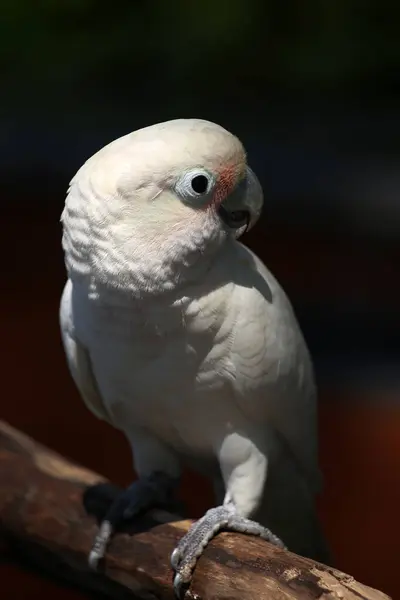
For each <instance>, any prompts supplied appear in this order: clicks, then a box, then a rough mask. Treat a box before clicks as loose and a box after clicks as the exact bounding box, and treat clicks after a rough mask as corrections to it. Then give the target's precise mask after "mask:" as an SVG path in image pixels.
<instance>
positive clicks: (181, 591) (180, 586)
mask: <svg viewBox="0 0 400 600" xmlns="http://www.w3.org/2000/svg"><path fill="white" fill-rule="evenodd" d="M185 592H186V590H185V584H184V582H183V580H182V577H181V576H180V575H179V573H177V574H176V575H175V577H174V593H175V596H176V597H177V598H178V600H183V598H184V597H185Z"/></svg>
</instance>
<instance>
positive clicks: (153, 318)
mask: <svg viewBox="0 0 400 600" xmlns="http://www.w3.org/2000/svg"><path fill="white" fill-rule="evenodd" d="M121 315H122V313H121V312H115V311H105V312H104V313H103V314H102V317H101V319H99V317H100V314H98V315H97V317H96V319H92V325H91V331H90V338H91V343H90V347H91V348H90V355H91V360H92V366H93V371H94V375H95V378H96V381H97V383H98V387H99V391H100V394H101V396H102V398H103V401H104V402H105V404H106V407H107V410H108V412H109V414H110V415H111V416H112V419H113V421H114V424H115V426H116V427H118V428H120V429H122V430H124V431H127V430H129V429H130V428H134V427H140V428H145V429H147V430H149V431H151V432H153V433H154V434H155V435H157V436H158V437H159V438H162V439H163V440H164V441H165V442H166V443H169V444H171V445H173V446H175V447H177V448H179V449H180V450H182V451H184V450H185V447H186V446H187V447H190V449H191V452H193V449H194V448H197V449H198V451H199V453H202V452H207V451H208V449H209V446H210V444H212V441H213V439H212V438H213V436H214V433H213V432H214V429H215V428H216V427H220V426H221V423H223V422H224V419H225V420H226V418H227V417H224V416H223V415H221V414H220V413H221V412H224V409H223V405H224V402H223V397H224V394H225V390H226V388H227V384H228V380H229V373H230V366H229V359H228V358H227V356H228V353H227V348H224V346H225V342H226V340H225V337H224V336H221V335H219V332H220V328H219V327H218V323H216V322H215V319H214V320H213V319H210V318H209V319H208V320H207V319H205V322H204V323H201V321H199V319H197V320H196V319H193V318H192V317H193V315H192V316H191V315H190V314H185V313H182V312H179V311H178V312H173V311H170V312H168V311H166V312H165V314H163V313H162V311H161V310H160V311H153V312H151V311H150V310H137V311H136V312H135V314H134V315H132V314H131V315H130V318H129V319H124V318H123V317H122V316H121ZM218 407H219V408H218ZM225 412H226V411H225Z"/></svg>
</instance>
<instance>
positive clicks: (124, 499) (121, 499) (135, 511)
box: [88, 433, 180, 569]
mask: <svg viewBox="0 0 400 600" xmlns="http://www.w3.org/2000/svg"><path fill="white" fill-rule="evenodd" d="M129 437H130V441H131V445H132V449H133V453H134V461H135V466H136V471H137V472H138V475H139V478H138V479H137V480H136V481H134V482H133V483H132V484H131V485H130V486H129V487H128V488H127V489H126V490H124V491H122V492H121V493H120V494H117V496H116V497H115V499H114V500H113V501H112V502H111V505H110V506H109V508H108V510H107V511H106V513H105V515H104V517H103V518H102V520H101V523H100V527H99V531H98V533H97V535H96V537H95V539H94V543H93V546H92V549H91V551H90V554H89V559H88V562H89V565H90V567H91V568H92V569H96V568H97V566H98V564H99V561H100V560H101V559H102V558H103V557H104V554H105V552H106V549H107V545H108V543H109V541H110V539H111V537H112V536H113V534H114V532H115V530H116V528H117V527H118V526H119V525H121V524H122V523H123V522H124V521H129V520H132V519H134V518H135V517H137V516H138V515H139V514H141V513H142V514H143V513H144V512H146V511H148V510H150V509H152V508H156V507H157V508H168V509H170V510H171V508H173V506H174V504H175V503H174V492H175V490H176V487H177V485H178V483H179V471H180V469H179V466H178V465H177V462H176V459H175V457H174V456H173V455H171V453H170V452H169V450H168V449H167V448H165V447H164V446H162V445H161V444H160V443H159V442H158V441H157V440H154V439H150V438H149V437H148V436H146V437H144V436H143V434H140V435H139V434H138V433H136V434H135V436H132V437H131V436H129Z"/></svg>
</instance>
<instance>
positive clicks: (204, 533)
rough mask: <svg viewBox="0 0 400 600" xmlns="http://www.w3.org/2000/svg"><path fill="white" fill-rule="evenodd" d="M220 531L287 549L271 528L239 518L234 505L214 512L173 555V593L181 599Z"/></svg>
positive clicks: (191, 531) (206, 516)
mask: <svg viewBox="0 0 400 600" xmlns="http://www.w3.org/2000/svg"><path fill="white" fill-rule="evenodd" d="M221 530H225V531H235V532H237V533H246V534H248V535H256V536H259V537H261V538H263V539H264V540H267V542H270V543H271V544H274V545H275V546H278V547H279V548H285V545H284V544H283V542H282V541H281V540H280V539H279V538H278V537H277V536H276V535H274V534H273V533H272V532H271V531H270V530H269V529H268V528H266V527H263V526H262V525H260V524H259V523H256V522H255V521H251V520H250V519H246V518H245V517H243V516H242V515H240V514H239V513H238V512H237V508H236V507H235V505H234V504H233V503H231V504H224V505H222V506H217V507H215V508H211V509H210V510H208V511H207V512H206V514H205V515H204V516H203V517H202V518H201V519H199V520H198V521H197V522H196V523H195V524H194V525H193V526H192V527H191V529H190V530H189V531H188V533H187V534H186V535H185V536H184V537H183V538H182V539H181V540H180V542H179V544H178V545H177V547H176V548H175V550H174V551H173V553H172V555H171V565H172V567H173V569H174V570H175V578H174V590H175V594H176V595H177V597H178V598H182V597H183V595H184V592H185V589H186V587H187V586H188V585H189V583H190V580H191V578H192V572H193V569H194V568H195V566H196V562H197V560H198V558H199V557H200V556H201V554H202V553H203V550H204V549H205V548H206V546H207V544H208V543H209V542H210V541H211V540H212V538H213V537H214V536H215V535H217V533H218V532H219V531H221Z"/></svg>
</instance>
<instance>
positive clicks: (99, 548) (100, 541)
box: [88, 521, 113, 571]
mask: <svg viewBox="0 0 400 600" xmlns="http://www.w3.org/2000/svg"><path fill="white" fill-rule="evenodd" d="M112 534H113V528H112V525H111V523H110V522H109V521H103V523H102V524H101V525H100V528H99V531H98V533H97V535H96V538H95V540H94V543H93V547H92V549H91V551H90V553H89V557H88V564H89V567H90V568H91V569H92V570H93V571H96V570H97V568H98V566H99V562H100V561H101V559H102V558H104V555H105V553H106V548H107V544H108V542H109V540H110V538H111V536H112Z"/></svg>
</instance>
